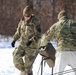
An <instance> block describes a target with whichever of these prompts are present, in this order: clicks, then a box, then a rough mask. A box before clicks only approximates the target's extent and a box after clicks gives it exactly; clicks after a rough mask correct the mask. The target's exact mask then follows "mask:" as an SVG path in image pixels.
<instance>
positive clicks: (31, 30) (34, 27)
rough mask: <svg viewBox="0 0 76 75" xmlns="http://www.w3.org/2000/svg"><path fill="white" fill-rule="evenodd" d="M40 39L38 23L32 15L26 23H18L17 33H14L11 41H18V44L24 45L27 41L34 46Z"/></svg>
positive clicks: (23, 21) (22, 21)
mask: <svg viewBox="0 0 76 75" xmlns="http://www.w3.org/2000/svg"><path fill="white" fill-rule="evenodd" d="M40 37H41V28H40V22H39V20H38V19H37V17H35V16H34V15H32V17H31V19H30V20H29V21H28V22H26V21H25V20H21V21H20V22H19V25H18V28H17V31H16V32H15V34H14V36H13V39H14V40H15V41H16V40H18V39H20V44H22V45H25V44H26V42H28V41H29V40H32V41H33V44H36V43H37V42H38V40H39V39H40Z"/></svg>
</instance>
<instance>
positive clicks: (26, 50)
mask: <svg viewBox="0 0 76 75" xmlns="http://www.w3.org/2000/svg"><path fill="white" fill-rule="evenodd" d="M23 13H24V12H23ZM40 37H41V28H40V22H39V20H38V18H37V17H36V16H35V15H32V16H31V18H30V20H29V21H27V22H26V21H25V20H24V19H22V20H21V21H20V22H19V25H18V28H17V31H16V32H15V35H14V36H13V39H14V40H15V41H16V40H18V39H20V42H19V45H18V47H16V48H15V50H14V52H13V62H14V65H15V67H16V68H17V69H19V70H20V71H21V72H23V73H24V72H25V73H24V74H22V73H21V75H25V74H26V72H27V71H28V68H29V66H30V65H31V63H32V61H33V59H34V57H35V54H36V53H37V46H38V45H37V44H38V40H39V39H40ZM29 40H31V41H32V43H31V45H30V46H26V43H27V42H28V41H29ZM23 56H25V61H23V59H22V57H23ZM31 72H32V68H31Z"/></svg>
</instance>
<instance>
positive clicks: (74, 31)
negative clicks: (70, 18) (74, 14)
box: [71, 22, 76, 40]
mask: <svg viewBox="0 0 76 75" xmlns="http://www.w3.org/2000/svg"><path fill="white" fill-rule="evenodd" d="M71 34H72V36H73V39H75V40H76V22H73V23H72V24H71Z"/></svg>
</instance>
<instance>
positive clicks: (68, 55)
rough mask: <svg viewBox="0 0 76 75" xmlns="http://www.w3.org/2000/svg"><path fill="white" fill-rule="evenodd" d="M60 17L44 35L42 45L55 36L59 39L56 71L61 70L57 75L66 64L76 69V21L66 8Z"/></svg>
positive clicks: (60, 74) (59, 74)
mask: <svg viewBox="0 0 76 75" xmlns="http://www.w3.org/2000/svg"><path fill="white" fill-rule="evenodd" d="M58 19H59V21H58V22H56V23H55V24H54V25H52V26H51V27H50V29H49V30H48V31H47V32H46V33H45V34H44V35H43V37H42V39H41V42H40V47H44V46H45V45H46V44H47V43H48V42H49V41H50V40H52V39H54V38H55V39H56V40H57V49H56V60H55V68H54V73H58V72H61V73H58V74H56V75H62V74H63V73H62V71H64V68H65V67H66V65H70V66H71V67H72V68H73V70H74V68H75V69H76V62H75V61H76V22H75V21H73V20H71V19H69V17H68V15H67V12H66V11H65V10H62V11H61V12H60V13H59V14H58ZM75 75H76V71H75Z"/></svg>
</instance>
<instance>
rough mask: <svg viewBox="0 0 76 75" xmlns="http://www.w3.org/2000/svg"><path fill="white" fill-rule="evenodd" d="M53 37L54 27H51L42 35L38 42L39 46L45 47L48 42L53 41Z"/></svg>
mask: <svg viewBox="0 0 76 75" xmlns="http://www.w3.org/2000/svg"><path fill="white" fill-rule="evenodd" d="M54 37H55V25H52V26H51V27H50V29H49V30H47V31H46V33H45V34H43V36H42V38H41V40H40V43H39V44H40V46H45V45H47V43H48V42H50V40H53V39H54Z"/></svg>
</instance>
